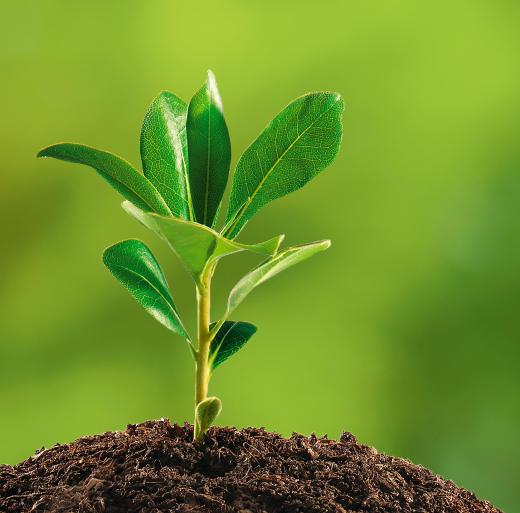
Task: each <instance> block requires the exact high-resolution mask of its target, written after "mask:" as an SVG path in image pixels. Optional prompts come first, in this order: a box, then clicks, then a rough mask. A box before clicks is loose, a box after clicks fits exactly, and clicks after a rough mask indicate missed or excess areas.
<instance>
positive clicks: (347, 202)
mask: <svg viewBox="0 0 520 513" xmlns="http://www.w3.org/2000/svg"><path fill="white" fill-rule="evenodd" d="M519 22H520V4H519V3H518V2H515V1H498V0H497V1H494V2H488V1H484V0H449V1H448V0H439V1H437V2H417V1H415V0H401V1H397V0H374V1H370V2H367V1H345V0H342V1H330V0H321V1H320V2H314V1H313V2H311V1H302V0H298V1H296V0H289V1H285V2H275V1H271V0H264V1H263V2H244V1H241V0H234V1H233V0H228V1H224V0H221V1H219V2H208V1H200V2H188V1H182V2H175V1H172V0H149V1H147V2H137V1H129V0H126V1H124V2H123V1H113V2H106V1H100V0H90V1H88V2H70V1H65V0H44V1H42V0H39V1H36V0H27V1H25V2H4V3H3V4H2V30H1V31H0V70H1V71H0V73H1V80H0V102H1V113H2V122H1V125H0V146H1V152H0V214H1V218H2V224H1V226H2V227H1V234H2V236H1V241H2V242H1V244H2V249H1V252H0V268H1V274H0V316H1V317H0V463H9V464H14V463H16V462H18V461H20V460H21V459H24V458H26V457H28V456H29V455H30V454H32V453H33V451H35V450H36V449H38V448H39V447H41V446H43V445H45V446H49V445H52V444H54V443H56V442H67V441H70V440H73V439H74V438H76V437H79V436H81V435H86V434H93V433H97V432H101V431H105V430H114V429H122V428H124V427H125V425H126V424H127V423H130V422H140V421H144V420H146V419H150V418H160V417H169V418H170V419H172V420H174V421H178V422H182V421H184V420H185V419H188V420H190V419H191V416H192V404H191V401H192V382H193V369H192V363H191V359H190V355H189V354H188V350H187V347H186V346H185V345H184V344H183V342H182V341H181V340H180V339H178V338H176V337H175V336H172V335H171V334H170V333H169V332H168V331H167V330H165V329H163V328H162V327H161V326H160V325H159V324H157V323H155V322H154V321H153V319H152V318H151V317H149V316H148V315H146V314H145V313H144V312H143V311H141V310H140V308H139V306H138V305H137V304H136V303H135V302H134V301H133V300H131V299H130V297H129V296H128V295H127V294H126V292H125V291H124V290H123V289H122V288H121V287H120V286H119V285H118V284H117V283H116V281H115V280H114V279H113V278H112V277H111V276H110V275H109V273H108V272H107V271H106V270H105V269H104V267H103V265H102V263H101V259H100V255H101V252H102V250H103V249H104V247H106V246H107V245H109V244H111V243H113V242H115V241H117V240H121V239H123V238H128V237H138V238H141V239H142V240H144V241H145V242H147V243H148V244H149V245H150V246H151V247H152V249H153V250H154V252H155V253H156V254H157V256H158V258H159V260H160V261H161V263H162V265H163V266H164V268H165V270H166V271H167V273H168V276H169V281H170V285H171V287H172V289H173V291H174V296H175V298H176V301H177V303H178V305H179V307H180V309H181V311H182V312H183V314H184V317H186V318H189V321H188V324H189V325H190V326H194V322H193V321H194V319H193V318H192V317H191V314H192V312H193V310H192V309H193V306H194V302H193V290H192V284H191V283H190V281H189V278H188V277H187V276H186V274H185V273H184V271H183V270H182V268H181V267H180V266H179V264H178V263H177V262H176V261H175V260H174V258H173V255H171V254H170V253H169V251H168V249H167V248H166V247H165V246H163V244H162V243H161V242H160V241H158V240H155V239H154V238H153V236H152V235H150V234H148V233H146V232H145V230H144V229H143V228H141V227H140V226H139V225H137V223H135V222H134V221H133V220H132V219H130V218H129V217H128V216H126V215H125V213H124V212H123V211H122V210H121V209H120V207H119V203H120V198H119V197H118V196H117V194H116V193H115V192H113V191H112V190H111V189H110V188H109V187H107V186H106V185H105V184H104V183H102V181H101V180H100V179H99V178H98V177H97V176H96V175H95V173H94V172H92V171H90V170H89V169H87V168H80V167H78V166H74V165H72V164H66V163H62V162H57V161H52V160H47V161H37V160H36V159H35V154H36V152H37V150H38V149H40V148H41V147H43V146H45V145H47V144H50V143H54V142H58V141H63V140H71V141H76V142H83V143H86V144H90V145H93V146H97V147H100V148H104V149H109V150H112V151H114V152H116V153H118V154H120V155H122V156H124V157H126V158H128V159H129V160H130V161H132V162H133V163H135V164H136V165H137V164H138V163H139V153H138V136H139V130H140V124H141V121H142V118H143V116H144V113H145V111H146V109H147V107H148V105H149V104H150V102H151V101H152V99H153V97H154V96H155V95H156V94H157V93H158V92H159V91H161V90H162V89H170V90H172V91H174V92H175V93H177V94H178V95H180V96H181V97H183V98H184V99H186V100H188V99H189V98H190V96H191V94H192V93H193V92H194V91H195V90H196V89H197V88H198V87H199V86H200V85H201V83H202V81H203V80H204V74H205V71H206V69H207V68H211V69H213V71H214V72H215V73H216V75H217V78H218V81H219V86H220V89H221V92H222V96H223V100H224V105H225V111H226V115H227V120H228V124H229V128H230V132H231V137H232V144H233V154H234V159H233V160H234V162H236V159H237V157H238V156H239V155H240V153H241V152H242V151H243V150H244V149H245V148H246V147H247V145H248V144H249V143H250V142H251V141H252V140H253V139H254V138H255V137H256V135H257V134H258V133H259V132H260V131H261V129H262V128H263V127H264V126H265V125H266V123H267V122H268V121H269V120H270V119H271V117H272V116H273V115H274V114H276V113H277V112H278V111H279V110H280V109H281V108H282V107H283V106H284V105H285V104H286V103H288V102H289V101H290V100H292V99H293V98H294V97H296V96H298V95H300V94H302V93H305V92H307V91H310V90H322V89H329V90H330V89H332V90H337V91H339V92H341V93H342V94H343V96H344V98H345V100H346V104H347V110H346V113H345V118H344V121H345V138H344V144H343V147H342V151H341V154H340V156H339V158H338V159H337V161H336V163H335V164H334V165H333V166H332V167H331V168H330V169H328V170H327V171H325V172H324V173H323V174H322V175H320V176H319V177H318V178H317V179H316V180H315V181H314V182H313V183H311V184H310V185H308V186H307V188H306V189H304V190H302V191H300V192H298V193H295V194H293V195H292V196H289V197H287V198H285V199H284V200H279V201H277V202H275V203H273V204H271V206H269V207H268V208H266V209H265V210H263V211H262V212H261V213H260V214H259V215H257V216H256V217H255V219H254V221H252V222H251V223H250V224H249V226H248V228H247V229H246V230H245V231H244V232H243V234H242V240H243V241H246V242H247V241H251V242H252V241H256V240H259V239H260V238H262V237H270V236H273V235H276V234H278V233H280V232H285V233H286V234H287V239H288V242H289V243H299V242H307V241H311V240H315V239H320V238H331V239H332V240H333V246H332V248H331V250H330V251H329V252H327V253H324V254H322V255H320V256H319V257H315V259H313V260H312V261H309V262H307V263H305V264H302V265H301V266H300V267H299V268H294V269H292V270H291V271H288V272H287V273H285V274H284V275H280V276H279V277H277V278H276V279H275V280H272V281H271V282H269V283H268V284H266V285H263V286H262V287H261V288H259V289H258V290H257V291H255V293H254V294H252V295H251V296H250V298H249V299H248V300H247V302H245V303H244V304H243V306H241V307H240V311H239V312H238V317H239V318H241V319H243V320H250V321H253V322H254V323H256V324H257V325H258V326H259V331H258V334H257V335H256V336H255V337H254V338H253V340H252V341H251V342H250V344H249V346H248V347H247V348H246V349H244V350H243V351H242V352H241V353H240V354H238V355H237V356H235V357H234V358H233V359H232V360H230V361H229V362H228V363H227V364H226V365H225V366H224V367H222V368H221V369H219V370H218V371H217V372H216V374H215V376H214V380H213V382H212V388H211V390H212V392H213V393H215V394H217V395H219V396H220V397H221V398H222V399H223V401H224V410H223V414H222V417H221V419H220V422H221V423H223V424H228V425H236V426H249V425H254V426H265V427H266V428H267V429H270V430H276V431H278V432H281V433H283V434H285V435H288V434H290V433H291V432H292V431H299V432H302V433H306V434H308V433H310V432H313V431H314V432H316V433H318V434H325V433H327V434H328V435H329V436H330V437H337V436H339V434H340V433H341V432H342V431H343V430H348V431H351V432H353V433H354V434H355V435H356V436H357V437H358V438H359V440H361V441H362V442H364V443H367V444H371V445H374V446H376V447H377V448H378V449H379V450H380V451H385V452H387V453H391V454H393V455H398V456H402V457H406V458H410V459H412V460H413V461H415V462H417V463H421V464H423V465H426V466H428V467H430V468H431V469H433V470H434V471H435V472H438V473H440V474H442V475H444V476H446V477H448V478H451V479H453V480H454V481H455V482H456V483H458V484H459V485H462V486H465V487H467V488H470V489H471V490H473V491H475V492H476V493H477V494H478V495H479V496H480V497H482V498H485V499H489V500H491V501H492V502H494V503H495V504H496V505H497V506H499V507H501V508H503V509H505V510H506V511H510V512H512V511H518V510H519V508H520V491H519V490H520V488H519V484H520V482H519V481H518V479H519V476H518V460H519V458H520V449H519V444H518V435H519V425H520V404H519V397H520V375H519V368H520V367H519V363H518V359H519V356H520V315H519V312H520V215H519V213H520V212H519V207H520V147H519V144H518V143H519V140H518V137H519V136H518V134H519V128H520V127H519V119H520V70H519V66H518V56H519V53H520V35H519V31H518V26H519ZM253 261H254V259H248V258H246V257H241V256H235V257H230V258H228V259H227V262H226V263H225V264H224V265H223V266H222V268H221V278H220V279H219V280H218V281H217V293H216V299H215V301H216V305H217V309H218V308H222V304H223V301H224V299H225V296H226V292H227V290H228V289H229V287H230V286H231V285H232V284H233V282H234V281H236V279H237V278H238V277H239V276H240V275H241V274H242V273H243V272H245V271H246V269H247V268H248V267H249V266H250V265H252V264H253V263H254V262H253Z"/></svg>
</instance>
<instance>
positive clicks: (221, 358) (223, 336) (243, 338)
mask: <svg viewBox="0 0 520 513" xmlns="http://www.w3.org/2000/svg"><path fill="white" fill-rule="evenodd" d="M216 324H217V323H213V324H212V325H211V326H210V328H213V327H214V326H215V325H216ZM256 329H257V328H256V326H255V325H254V324H251V323H249V322H242V321H225V322H224V323H223V324H222V326H221V327H220V329H219V330H218V332H217V333H216V335H215V337H214V338H213V340H212V341H211V348H210V359H211V367H212V368H213V369H216V368H217V367H218V366H219V365H220V364H221V363H223V362H225V361H226V360H227V359H228V358H229V357H230V356H233V355H234V354H235V353H236V352H237V351H238V350H239V349H241V348H242V347H243V346H244V345H245V344H246V342H247V341H248V340H249V339H250V338H251V337H252V336H253V335H254V334H255V333H256Z"/></svg>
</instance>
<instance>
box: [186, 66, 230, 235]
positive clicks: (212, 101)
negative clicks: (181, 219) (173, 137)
mask: <svg viewBox="0 0 520 513" xmlns="http://www.w3.org/2000/svg"><path fill="white" fill-rule="evenodd" d="M186 131H187V134H188V154H189V162H190V173H189V175H190V188H191V195H192V198H193V207H194V210H195V220H196V221H198V222H199V223H201V224H205V225H206V226H210V227H213V226H214V224H215V221H216V218H217V214H218V211H219V207H220V203H221V201H222V195H223V194H224V190H225V188H226V184H227V179H228V175H229V164H230V162H231V144H230V141H229V133H228V129H227V125H226V121H225V120H224V113H223V110H222V100H221V98H220V93H219V91H218V88H217V81H216V79H215V76H214V75H213V73H212V72H211V71H208V79H207V81H206V83H205V84H204V85H203V86H202V88H201V89H200V90H199V91H198V92H197V93H196V94H195V96H193V98H192V99H191V101H190V104H189V106H188V117H187V120H186Z"/></svg>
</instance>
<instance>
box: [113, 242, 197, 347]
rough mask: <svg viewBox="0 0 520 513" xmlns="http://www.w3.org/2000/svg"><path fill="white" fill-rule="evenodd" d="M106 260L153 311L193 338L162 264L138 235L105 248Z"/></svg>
mask: <svg viewBox="0 0 520 513" xmlns="http://www.w3.org/2000/svg"><path fill="white" fill-rule="evenodd" d="M103 263H104V264H105V265H106V266H107V268H108V270H109V271H110V272H111V273H112V274H113V275H114V276H115V278H116V279H117V280H118V281H119V283H121V284H122V285H123V287H125V289H126V290H128V292H129V293H130V295H131V296H132V297H133V298H134V299H135V300H136V301H137V302H138V303H139V304H140V305H141V306H142V307H143V308H144V309H145V310H146V311H147V312H148V313H149V314H150V315H152V316H153V317H154V318H155V319H156V320H157V321H159V322H160V323H161V324H162V325H163V326H166V327H167V328H168V329H169V330H171V331H173V332H175V333H178V334H179V335H181V336H183V337H184V338H186V339H187V340H189V336H188V334H187V333H186V330H185V329H184V326H183V324H182V321H181V319H180V317H179V314H178V313H177V308H176V306H175V303H174V302H173V298H172V296H171V293H170V290H169V288H168V284H167V282H166V279H165V277H164V274H163V272H162V270H161V267H160V266H159V264H158V262H157V260H156V259H155V257H154V256H153V255H152V252H151V251H150V250H149V249H148V247H147V246H146V245H145V244H143V243H142V242H141V241H139V240H135V239H130V240H124V241H122V242H118V243H117V244H114V245H113V246H110V247H109V248H107V249H106V250H105V251H104V253H103Z"/></svg>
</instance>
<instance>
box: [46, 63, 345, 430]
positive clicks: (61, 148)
mask: <svg viewBox="0 0 520 513" xmlns="http://www.w3.org/2000/svg"><path fill="white" fill-rule="evenodd" d="M343 108H344V107H343V101H342V99H341V97H340V95H339V94H337V93H329V92H318V93H309V94H306V95H304V96H301V97H300V98H297V99H296V100H294V101H293V102H292V103H290V104H289V105H288V106H287V107H285V108H284V109H283V110H282V111H281V112H280V113H279V114H278V115H277V116H276V117H275V118H274V119H273V120H272V121H271V122H270V123H269V124H268V125H267V127H266V128H265V130H264V131H263V132H262V133H261V134H260V136H259V137H258V138H257V139H256V140H255V141H254V142H253V143H252V144H251V146H249V148H247V150H246V151H245V152H244V154H243V155H242V156H241V157H240V159H239V160H238V163H237V166H236V169H235V171H234V175H233V183H232V186H231V193H230V199H229V205H228V208H227V213H226V216H225V221H224V225H223V227H222V228H221V229H220V230H217V229H216V228H215V226H216V224H217V219H218V217H219V212H220V208H221V204H222V196H223V194H224V190H225V188H226V184H227V181H228V175H229V168H230V161H231V146H230V140H229V133H228V129H227V126H226V122H225V120H224V115H223V109H222V101H221V98H220V94H219V91H218V88H217V83H216V81H215V77H214V75H213V74H212V73H211V72H208V77H207V81H206V83H205V84H204V85H203V86H202V87H201V89H199V91H198V92H197V93H195V95H194V96H193V98H192V99H191V100H190V102H189V104H186V103H185V102H184V101H182V100H181V99H180V98H178V97H177V96H175V95H174V94H172V93H169V92H162V93H161V94H159V96H158V97H157V98H156V99H155V100H154V102H153V103H152V105H151V107H150V109H149V110H148V112H147V114H146V116H145V119H144V122H143V126H142V130H141V159H142V164H143V174H141V173H139V172H138V171H137V170H136V169H135V168H134V167H133V166H131V165H130V164H129V163H128V162H126V161H125V160H123V159H122V158H120V157H117V156H116V155H113V154H112V153H108V152H106V151H101V150H97V149H94V148H91V147H88V146H84V145H81V144H72V143H61V144H55V145H53V146H49V147H47V148H45V149H43V150H41V151H40V152H39V153H38V156H39V157H53V158H56V159H60V160H65V161H69V162H75V163H78V164H85V165H87V166H90V167H92V168H94V169H95V170H96V171H97V172H98V174H99V175H101V177H102V178H104V179H105V180H106V181H107V182H108V183H109V184H110V185H111V186H112V187H113V188H114V189H116V190H117V191H118V192H119V193H120V194H121V195H122V196H123V197H124V198H125V201H124V202H123V204H122V206H123V209H124V210H125V211H126V212H127V213H128V214H130V215H131V216H132V217H134V218H135V219H136V220H138V221H139V222H140V223H142V224H143V225H144V226H146V227H147V228H149V229H150V230H151V231H153V232H154V233H155V234H156V235H158V236H159V237H160V238H161V239H162V240H163V241H165V242H166V243H167V244H168V245H169V247H170V248H171V249H172V250H173V252H174V253H175V254H176V255H177V257H178V258H179V259H180V261H181V262H182V263H183V264H184V266H185V267H186V269H187V271H188V272H189V273H190V274H191V276H192V278H193V280H194V282H195V289H196V296H197V325H198V329H197V336H196V337H194V338H192V337H191V336H190V335H189V334H188V332H187V330H186V328H185V327H184V324H183V322H182V320H181V318H180V316H179V313H178V311H177V307H176V306H175V303H174V300H173V297H172V294H171V292H170V289H169V287H168V284H167V282H166V279H165V277H164V274H163V272H162V270H161V267H160V266H159V264H158V262H157V260H156V259H155V257H154V256H153V254H152V252H151V251H150V249H149V248H148V247H147V246H146V245H145V244H144V243H142V242H140V241H138V240H134V239H131V240H124V241H122V242H118V243H117V244H114V245H113V246H110V247H109V248H107V249H106V250H105V252H104V253H103V262H104V263H105V265H106V266H107V268H108V269H109V270H110V272H111V273H112V274H113V275H114V276H115V277H116V279H117V280H118V281H119V282H120V283H121V284H122V285H123V286H124V287H125V288H126V289H127V290H128V292H129V293H130V294H131V295H132V296H133V297H134V299H135V300H136V301H137V302H138V303H139V304H140V305H141V306H142V307H143V308H144V309H145V310H147V311H148V312H149V313H150V314H151V315H152V316H153V317H154V318H155V319H156V320H158V321H159V322H160V323H161V324H163V325H164V326H165V327H166V328H168V329H169V330H171V331H173V332H174V333H177V334H178V335H180V336H181V337H183V338H184V339H185V340H186V341H187V343H188V347H189V348H190V350H191V354H192V356H193V358H194V360H195V369H196V379H195V422H194V439H195V440H200V439H201V438H203V436H204V433H205V432H206V430H207V429H208V428H209V426H210V425H211V424H212V423H213V422H214V420H215V419H216V417H217V416H218V415H219V413H220V410H221V402H220V400H219V399H218V398H217V397H208V385H209V381H210V378H211V374H212V372H213V371H214V370H215V369H216V368H217V367H218V366H219V365H221V364H222V363H223V362H224V361H226V360H227V359H228V358H229V357H230V356H232V355H233V354H234V353H236V352H237V351H238V350H239V349H240V348H241V347H242V346H244V344H246V342H247V341H248V340H249V339H250V338H251V337H252V335H253V334H254V333H255V332H256V327H255V326H253V325H252V324H250V323H248V322H243V321H233V320H230V318H231V315H232V314H233V313H234V311H235V310H236V308H237V307H238V305H239V304H240V303H241V302H242V301H243V300H244V299H245V298H246V297H247V295H248V294H249V293H250V292H251V291H252V290H253V289H254V288H255V287H257V286H258V285H260V284H261V283H263V282H265V281H266V280H268V279H270V278H271V277H273V276H275V275H276V274H278V273H279V272H281V271H283V270H285V269H287V268H289V267H291V266H293V265H295V264H297V263H299V262H302V261H303V260H305V259H307V258H309V257H311V256H312V255H314V254H316V253H318V252H320V251H323V250H325V249H327V248H328V247H329V246H330V241H328V240H324V241H319V242H313V243H310V244H304V245H300V246H293V247H288V248H285V249H280V244H281V242H282V240H283V235H279V236H277V237H274V238H272V239H270V240H267V241H265V242H259V243H256V244H244V243H241V242H237V241H236V237H237V236H238V234H239V233H240V232H241V230H242V229H243V228H244V226H245V225H246V223H247V222H248V221H249V219H251V218H252V217H253V215H254V214H255V213H256V212H257V211H258V210H260V209H261V208H262V207H263V206H264V205H266V204H267V203H269V202H270V201H272V200H274V199H276V198H280V197H282V196H285V195H286V194H288V193H290V192H293V191H295V190H297V189H299V188H301V187H303V186H304V185H305V184H306V183H307V182H308V181H309V180H311V179H312V178H314V177H315V176H316V175H317V174H318V173H320V172H321V171H323V169H325V168H326V167H327V166H328V165H329V164H330V163H331V162H332V161H333V160H334V158H335V156H336V154H337V152H338V149H339V146H340V142H341V136H342V127H341V115H342V112H343ZM239 252H251V253H256V254H258V255H260V256H261V257H263V258H264V260H263V261H262V262H261V263H260V264H259V265H258V266H257V267H256V268H254V269H253V270H251V271H250V272H249V273H248V274H246V275H245V276H244V277H243V278H242V279H240V280H239V281H238V283H237V284H236V285H235V286H234V287H233V289H232V290H231V292H230V294H229V297H228V300H227V307H226V308H225V312H224V314H223V315H222V317H221V318H220V319H216V320H213V319H212V318H211V281H212V278H213V275H214V273H215V270H216V268H217V265H218V262H219V261H220V259H221V258H223V257H225V256H228V255H231V254H234V253H239Z"/></svg>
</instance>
